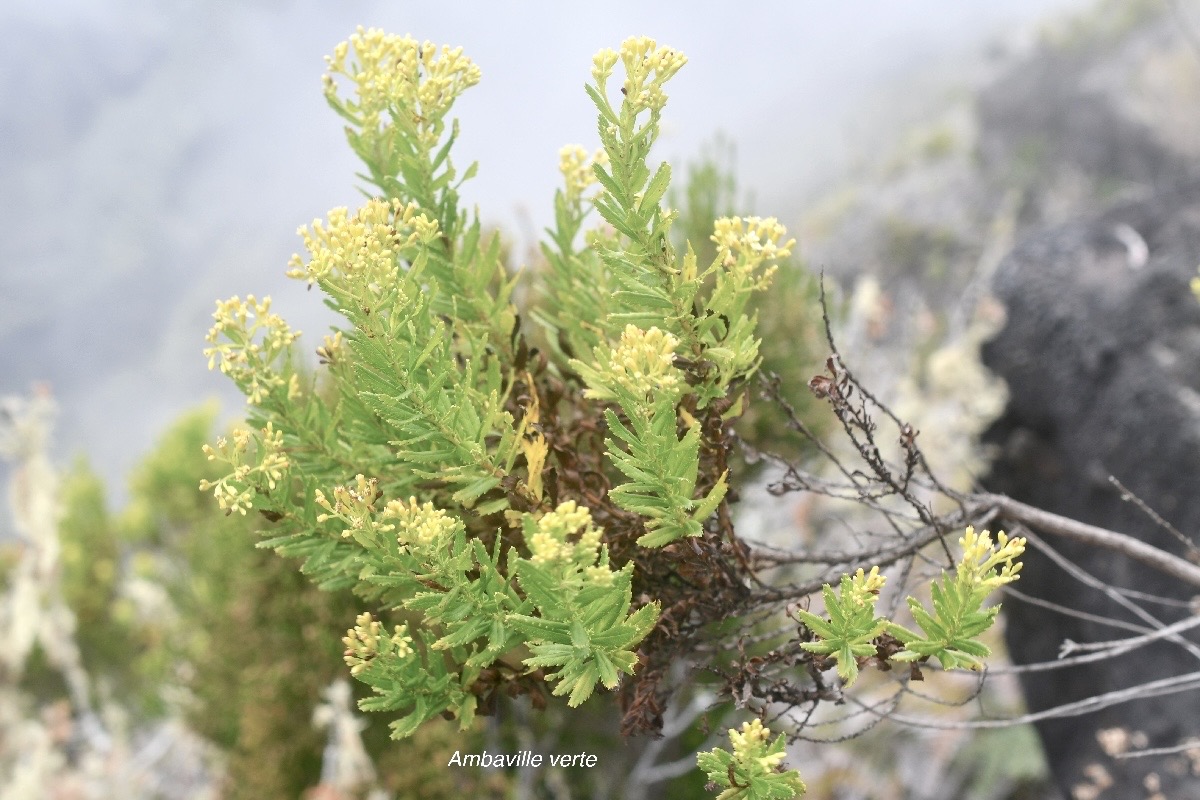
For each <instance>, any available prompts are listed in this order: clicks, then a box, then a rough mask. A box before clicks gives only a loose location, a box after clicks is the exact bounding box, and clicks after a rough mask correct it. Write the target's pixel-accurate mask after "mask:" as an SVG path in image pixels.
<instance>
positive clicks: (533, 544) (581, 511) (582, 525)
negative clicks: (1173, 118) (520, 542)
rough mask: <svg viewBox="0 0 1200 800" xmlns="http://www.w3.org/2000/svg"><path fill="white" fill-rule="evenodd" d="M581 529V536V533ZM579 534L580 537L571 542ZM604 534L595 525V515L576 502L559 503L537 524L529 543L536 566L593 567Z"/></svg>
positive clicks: (532, 559)
mask: <svg viewBox="0 0 1200 800" xmlns="http://www.w3.org/2000/svg"><path fill="white" fill-rule="evenodd" d="M581 530H582V533H579V532H580V531H581ZM576 533H579V538H578V539H577V540H576V541H574V542H571V541H568V537H569V536H573V535H574V534H576ZM602 535H603V531H602V530H601V529H600V528H597V527H595V526H594V525H593V524H592V512H591V511H590V510H589V509H588V508H587V507H586V506H580V505H576V503H575V501H574V500H568V501H566V502H565V503H560V504H559V506H558V508H556V509H554V510H553V511H550V512H547V513H546V514H545V515H543V516H542V518H541V519H539V520H538V521H537V527H536V528H535V529H534V531H533V533H532V535H531V536H529V538H528V541H527V542H526V544H527V545H528V547H529V552H530V553H531V554H532V558H531V559H530V560H531V561H533V562H534V563H535V564H548V563H562V562H575V563H581V564H588V565H591V564H593V563H594V562H595V561H596V554H597V550H598V549H599V547H600V537H601V536H602Z"/></svg>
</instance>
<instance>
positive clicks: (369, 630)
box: [342, 611, 414, 675]
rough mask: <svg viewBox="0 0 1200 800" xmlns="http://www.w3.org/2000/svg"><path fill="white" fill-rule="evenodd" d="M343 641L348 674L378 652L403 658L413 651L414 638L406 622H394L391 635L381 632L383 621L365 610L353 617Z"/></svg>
mask: <svg viewBox="0 0 1200 800" xmlns="http://www.w3.org/2000/svg"><path fill="white" fill-rule="evenodd" d="M342 643H343V644H345V645H346V651H345V654H344V655H343V660H344V661H345V662H346V664H347V665H348V666H349V667H350V674H351V675H358V674H359V673H360V672H362V671H363V670H364V669H366V668H367V666H368V665H369V664H370V663H371V661H372V660H373V659H375V658H376V657H377V656H380V655H387V654H395V655H397V656H399V657H400V658H406V657H408V656H409V655H411V654H412V653H413V652H414V651H413V646H412V645H413V640H412V637H411V636H409V635H408V626H407V625H397V626H396V627H395V631H394V633H393V634H392V635H391V636H388V635H386V634H385V633H384V630H383V623H381V622H380V621H379V620H377V619H373V618H372V617H371V614H370V612H366V611H364V612H363V613H362V614H359V615H358V617H357V618H355V620H354V627H353V628H350V629H349V630H347V631H346V635H345V636H343V637H342Z"/></svg>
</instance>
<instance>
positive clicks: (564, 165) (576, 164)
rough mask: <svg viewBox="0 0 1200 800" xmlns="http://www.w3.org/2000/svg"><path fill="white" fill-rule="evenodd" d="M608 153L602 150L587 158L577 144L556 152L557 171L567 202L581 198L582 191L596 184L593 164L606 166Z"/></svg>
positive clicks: (585, 151) (586, 154) (584, 151)
mask: <svg viewBox="0 0 1200 800" xmlns="http://www.w3.org/2000/svg"><path fill="white" fill-rule="evenodd" d="M607 163H608V153H606V152H605V151H604V150H603V149H600V150H597V151H596V152H595V153H594V154H593V155H592V157H591V158H590V159H589V158H588V152H587V150H585V149H583V148H582V147H580V146H579V145H577V144H569V145H567V146H565V147H563V148H562V149H561V150H559V151H558V171H559V172H561V173H562V175H563V180H564V181H565V183H566V194H567V201H568V202H572V203H573V202H575V201H577V200H579V199H580V198H582V197H583V193H584V191H585V190H586V189H587V188H588V187H589V186H591V185H592V184H593V183H595V182H596V173H595V172H594V171H593V170H592V165H593V164H607Z"/></svg>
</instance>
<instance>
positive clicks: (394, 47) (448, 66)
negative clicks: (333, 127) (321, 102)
mask: <svg viewBox="0 0 1200 800" xmlns="http://www.w3.org/2000/svg"><path fill="white" fill-rule="evenodd" d="M351 49H353V53H354V55H353V58H351V56H350V53H351ZM325 61H326V64H327V65H328V67H329V73H330V74H328V75H326V76H325V94H326V96H327V97H329V98H330V99H331V100H332V101H334V102H337V103H338V104H339V105H342V106H343V107H344V108H345V110H346V111H347V112H348V113H349V114H351V115H352V116H354V117H356V118H357V120H358V121H359V122H360V123H361V126H362V128H363V129H365V130H369V131H374V130H376V129H377V128H378V127H379V126H380V124H381V123H383V122H384V121H385V115H387V117H390V118H391V119H392V120H393V121H394V122H396V123H397V124H399V125H401V126H402V127H405V128H408V129H410V130H415V131H416V132H417V133H418V135H419V136H420V137H421V138H423V139H428V138H429V137H432V138H433V139H436V137H437V135H438V134H440V131H441V127H442V122H441V120H442V118H443V117H444V116H445V115H446V113H447V112H448V111H449V110H450V106H451V105H453V104H454V101H455V99H457V97H458V96H459V95H460V94H462V93H463V92H464V91H466V90H467V89H468V88H470V87H471V86H474V85H475V84H477V83H479V78H480V72H479V67H478V66H476V65H475V64H474V63H473V62H472V61H471V59H469V58H467V57H466V56H464V55H463V51H462V48H461V47H457V48H451V47H449V46H447V45H443V46H442V47H440V48H439V47H437V46H436V45H435V44H433V42H428V41H427V42H423V43H418V42H417V40H416V39H413V38H412V37H410V36H398V35H396V34H389V33H385V32H383V31H382V30H380V29H379V28H371V29H369V30H368V29H364V28H363V27H362V26H359V28H358V30H357V32H356V33H355V34H354V35H352V36H351V37H350V41H349V42H342V43H341V44H339V45H338V46H337V47H335V48H334V51H333V55H332V56H327V57H326V59H325ZM335 75H342V76H344V77H346V78H348V79H349V80H350V81H351V82H352V83H353V85H354V91H355V97H356V99H355V100H353V101H346V102H345V103H344V104H343V103H341V101H339V100H338V99H337V83H336V81H335V79H334V77H333V76H335ZM426 143H427V144H428V141H426Z"/></svg>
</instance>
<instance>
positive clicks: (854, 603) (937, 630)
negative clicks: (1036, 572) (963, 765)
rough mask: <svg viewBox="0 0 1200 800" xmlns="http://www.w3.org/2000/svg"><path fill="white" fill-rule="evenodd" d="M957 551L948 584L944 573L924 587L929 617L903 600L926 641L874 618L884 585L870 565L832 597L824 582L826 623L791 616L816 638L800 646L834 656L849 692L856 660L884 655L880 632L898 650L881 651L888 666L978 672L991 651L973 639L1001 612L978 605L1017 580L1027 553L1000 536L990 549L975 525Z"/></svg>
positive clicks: (988, 539)
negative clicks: (922, 664)
mask: <svg viewBox="0 0 1200 800" xmlns="http://www.w3.org/2000/svg"><path fill="white" fill-rule="evenodd" d="M959 545H961V546H962V548H963V555H962V559H961V560H960V561H959V563H958V566H957V568H956V570H955V573H954V576H953V578H952V577H951V576H949V575H946V574H945V573H943V575H942V577H941V578H940V579H939V580H936V581H934V582H933V583H932V584H930V592H931V594H932V600H933V613H932V614H931V613H930V612H929V611H927V610H926V609H925V607H924V606H923V605H922V604H921V601H920V600H917V599H916V598H915V597H909V598H908V607H909V610H910V611H911V612H912V615H913V618H914V619H915V620H916V622H917V624H918V625H919V626H920V627H921V630H922V632H923V633H924V634H925V635H924V636H921V635H920V634H917V633H914V632H913V631H910V630H909V629H907V628H905V627H904V626H902V625H899V624H897V623H895V622H891V621H889V620H887V619H885V618H883V617H876V616H875V602H876V600H878V598H879V590H880V589H882V588H883V585H884V582H885V580H886V579H885V578H884V577H883V576H882V575H880V574H879V568H878V567H874V568H872V569H871V571H870V573H864V571H863V570H862V569H859V570H858V572H857V573H856V574H855V575H854V576H850V575H846V576H844V577H843V578H842V582H841V587H840V591H839V592H838V593H836V594H835V593H834V591H833V588H832V587H831V586H829V584H826V585H825V586H824V587H823V588H822V594H823V595H824V598H825V613H826V614H828V616H829V618H828V619H824V618H822V617H819V616H817V615H816V614H813V613H810V612H808V611H804V610H798V611H796V615H797V616H798V618H799V619H800V621H801V622H803V623H804V624H805V625H806V626H807V627H808V629H809V630H810V631H811V632H812V634H813V636H814V637H816V640H815V641H812V642H805V643H803V644H801V645H800V646H801V647H803V648H804V649H805V650H807V651H809V652H810V653H818V654H821V655H827V656H830V657H831V658H833V660H834V661H836V662H837V672H838V675H839V676H840V677H841V678H842V680H843V681H844V682H845V683H846V685H847V686H849V685H850V684H852V683H853V682H854V681H855V679H856V678H857V677H858V667H859V662H860V661H861V660H863V659H866V658H871V657H874V656H878V655H879V654H880V653H881V652H885V651H884V648H885V646H886V643H885V642H883V641H882V640H881V636H882V635H883V634H884V633H886V634H888V635H889V636H891V637H893V638H894V639H895V640H897V641H898V642H899V643H900V644H902V645H903V647H902V648H901V649H898V650H892V652H890V653H886V655H885V658H886V659H888V660H891V661H896V662H901V663H903V662H914V661H927V660H928V659H930V658H936V659H937V660H938V661H939V662H940V663H941V665H942V668H943V669H955V668H958V667H965V668H967V669H980V668H982V666H983V662H982V661H981V659H982V658H985V657H987V656H988V655H990V654H991V651H990V650H989V649H988V647H987V645H985V644H984V643H983V642H981V641H979V640H978V637H979V636H980V635H981V634H982V633H983V632H984V631H986V630H987V629H988V628H990V627H991V626H992V623H993V622H994V621H995V619H996V615H997V614H999V613H1000V606H998V605H993V606H990V607H988V608H984V607H983V603H984V601H985V600H986V599H987V598H988V596H989V595H990V594H991V593H992V592H993V591H994V590H996V589H998V588H999V587H1000V586H1002V585H1004V584H1006V583H1011V582H1012V581H1015V580H1017V577H1018V575H1017V573H1019V572H1020V570H1021V563H1020V562H1019V561H1017V560H1016V559H1017V558H1018V557H1019V556H1020V555H1021V553H1022V552H1024V550H1025V540H1024V539H1022V538H1016V539H1009V538H1008V536H1007V535H1006V534H1005V533H1004V532H1003V531H1001V532H1000V533H999V534H997V541H996V543H995V544H993V543H992V538H991V533H990V532H989V531H984V532H983V533H981V534H977V533H976V532H975V529H974V528H973V527H968V528H967V530H966V533H965V534H964V535H963V537H962V538H961V539H959Z"/></svg>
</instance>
